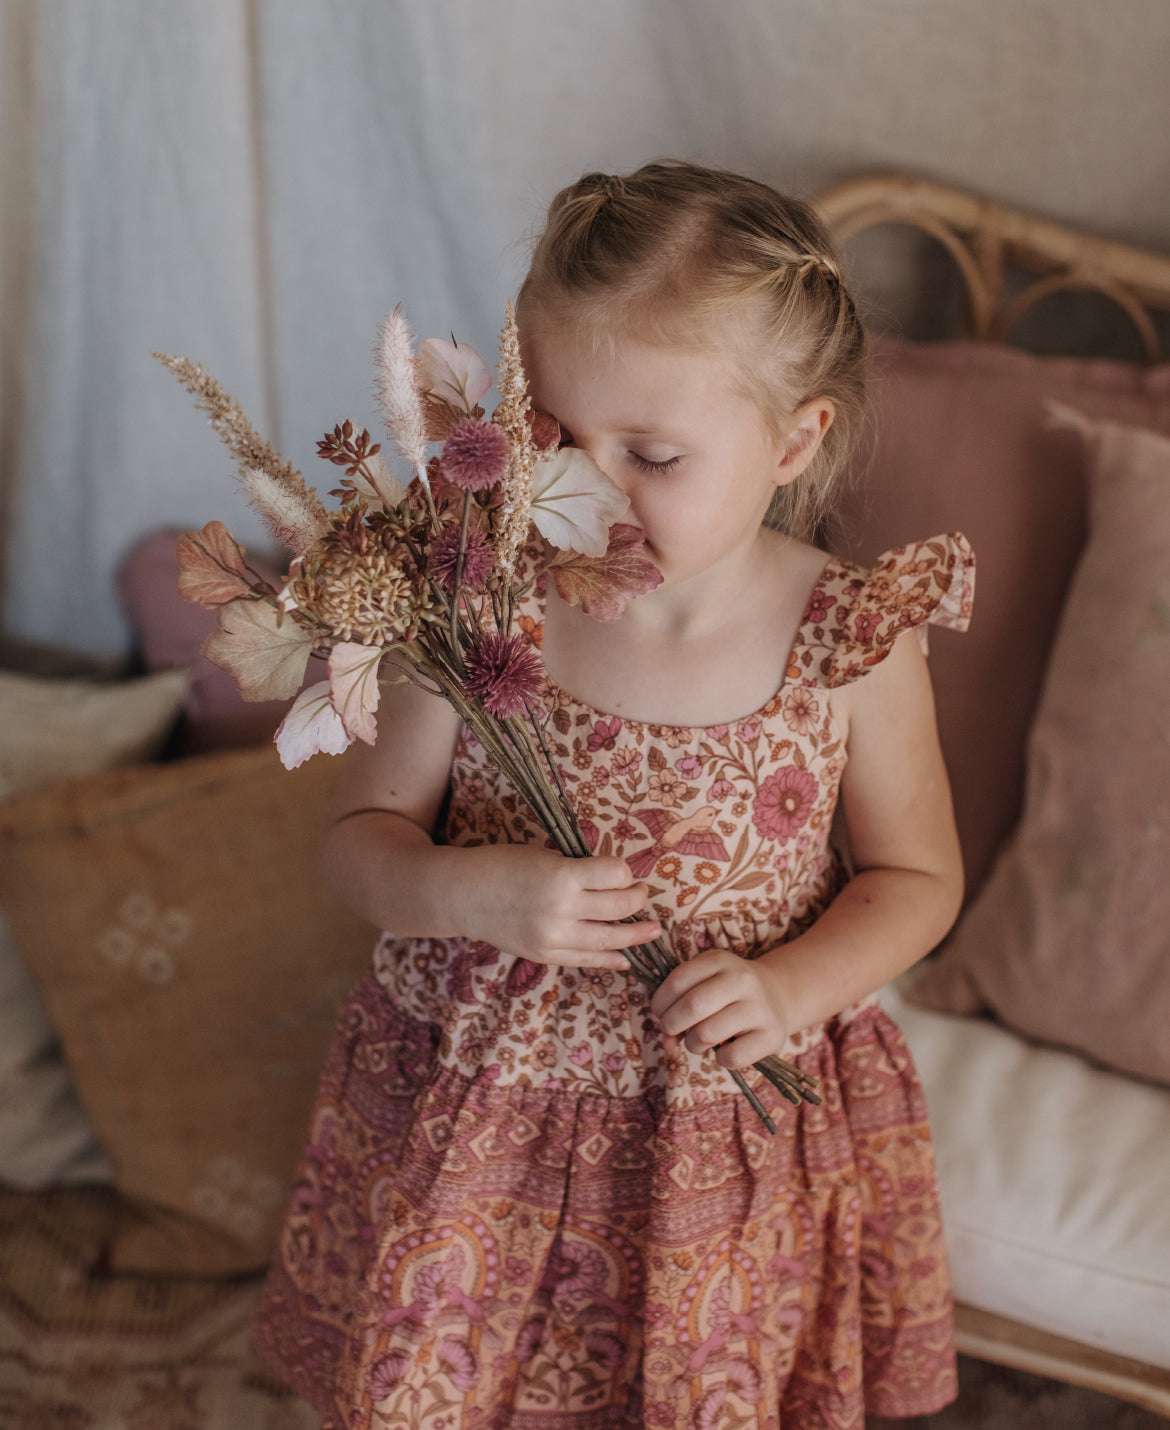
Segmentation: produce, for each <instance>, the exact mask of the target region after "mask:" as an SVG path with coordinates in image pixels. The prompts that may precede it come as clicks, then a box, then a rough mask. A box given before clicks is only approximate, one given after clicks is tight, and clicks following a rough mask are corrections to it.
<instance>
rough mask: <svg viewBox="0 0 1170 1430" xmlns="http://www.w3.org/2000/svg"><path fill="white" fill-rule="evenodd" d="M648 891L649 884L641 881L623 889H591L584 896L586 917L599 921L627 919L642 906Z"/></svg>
mask: <svg viewBox="0 0 1170 1430" xmlns="http://www.w3.org/2000/svg"><path fill="white" fill-rule="evenodd" d="M649 892H650V890H649V886H648V885H646V884H641V883H639V884H630V885H629V886H628V888H625V889H602V890H592V891H590V892H589V893H588V894H587V896H586V898H585V907H586V908H587V910H588V914H587V917H588V918H591V919H597V920H599V921H609V920H612V919H628V918H629V917H630V915H631V914H636V913H638V911H639V910H640V909H641V908H642V906H643V905H644V904H645V902H646V895H647V894H648V893H649Z"/></svg>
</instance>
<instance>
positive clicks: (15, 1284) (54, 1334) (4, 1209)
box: [0, 1188, 1170, 1430]
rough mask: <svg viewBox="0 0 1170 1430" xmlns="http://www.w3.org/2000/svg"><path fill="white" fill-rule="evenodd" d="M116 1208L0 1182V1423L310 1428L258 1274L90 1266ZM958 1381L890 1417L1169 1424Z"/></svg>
mask: <svg viewBox="0 0 1170 1430" xmlns="http://www.w3.org/2000/svg"><path fill="white" fill-rule="evenodd" d="M116 1215H117V1205H116V1202H115V1200H114V1197H113V1194H112V1193H111V1192H109V1191H108V1190H106V1189H104V1188H73V1189H70V1190H67V1191H61V1192H56V1193H52V1194H40V1195H38V1196H27V1195H21V1194H19V1193H14V1192H5V1191H3V1190H0V1430H318V1426H319V1419H318V1417H317V1415H316V1414H315V1413H314V1412H313V1411H312V1410H311V1409H310V1408H309V1407H308V1406H307V1405H306V1404H305V1403H304V1402H303V1401H302V1400H298V1399H297V1398H296V1397H295V1396H293V1395H291V1394H289V1392H288V1391H287V1390H285V1388H284V1387H283V1386H282V1385H281V1384H280V1383H279V1382H277V1381H276V1380H275V1379H274V1378H273V1377H272V1375H271V1374H270V1373H269V1372H268V1371H267V1370H266V1369H265V1367H264V1366H263V1364H262V1363H261V1362H260V1361H259V1360H258V1359H257V1358H256V1355H255V1353H254V1352H253V1351H252V1349H251V1347H250V1345H249V1342H248V1331H249V1325H250V1322H251V1318H252V1313H253V1310H254V1308H255V1305H256V1301H257V1299H258V1298H259V1295H260V1283H259V1281H258V1280H257V1279H255V1278H249V1279H247V1280H241V1281H200V1280H181V1279H176V1278H167V1279H162V1278H154V1277H145V1276H135V1277H130V1276H117V1277H114V1276H107V1275H102V1274H101V1271H100V1254H99V1249H100V1247H101V1245H102V1243H103V1240H104V1236H105V1232H106V1230H107V1229H108V1228H109V1226H110V1225H111V1223H112V1220H113V1218H114V1217H115V1216H116ZM95 1259H96V1260H98V1261H99V1265H98V1268H97V1269H96V1270H95ZM959 1385H960V1396H959V1400H958V1402H957V1403H956V1404H955V1405H953V1406H951V1407H950V1408H948V1409H947V1410H944V1411H943V1412H942V1413H941V1414H940V1415H934V1416H931V1417H929V1418H924V1419H920V1420H914V1421H906V1422H904V1423H903V1425H902V1430H1166V1427H1167V1426H1168V1425H1170V1421H1167V1420H1164V1419H1162V1418H1161V1417H1160V1416H1157V1415H1152V1414H1150V1413H1149V1412H1148V1411H1145V1410H1139V1409H1138V1408H1137V1407H1136V1406H1131V1405H1125V1404H1123V1403H1122V1402H1120V1401H1117V1400H1113V1399H1110V1398H1109V1397H1108V1396H1104V1395H1097V1394H1095V1393H1093V1392H1092V1391H1085V1390H1077V1389H1075V1388H1073V1387H1072V1386H1067V1385H1061V1384H1059V1383H1057V1382H1055V1381H1051V1380H1044V1379H1042V1378H1041V1377H1039V1376H1034V1375H1025V1374H1023V1373H1022V1372H1018V1371H1009V1370H1002V1369H1000V1368H998V1367H996V1366H988V1365H983V1364H981V1363H980V1362H978V1361H972V1360H966V1359H963V1358H960V1361H959ZM883 1424H892V1422H883ZM785 1430H801V1427H799V1426H793V1427H787V1426H786V1427H785Z"/></svg>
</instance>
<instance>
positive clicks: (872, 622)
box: [853, 611, 882, 645]
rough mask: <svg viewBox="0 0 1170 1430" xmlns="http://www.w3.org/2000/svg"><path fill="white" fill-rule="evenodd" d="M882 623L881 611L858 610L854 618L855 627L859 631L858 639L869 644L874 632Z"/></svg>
mask: <svg viewBox="0 0 1170 1430" xmlns="http://www.w3.org/2000/svg"><path fill="white" fill-rule="evenodd" d="M881 623H882V616H881V612H880V611H858V613H857V615H856V616H855V617H854V618H853V629H854V630H855V631H856V632H857V639H858V640H859V641H860V642H861V644H862V645H869V644H870V642H871V641H872V640H873V633H874V631H876V630H877V628H878V626H880V625H881Z"/></svg>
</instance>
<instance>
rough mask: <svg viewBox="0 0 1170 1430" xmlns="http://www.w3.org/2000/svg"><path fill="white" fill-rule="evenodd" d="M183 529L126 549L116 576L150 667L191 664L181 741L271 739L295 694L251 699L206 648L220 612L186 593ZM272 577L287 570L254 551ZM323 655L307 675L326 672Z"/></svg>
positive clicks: (223, 743)
mask: <svg viewBox="0 0 1170 1430" xmlns="http://www.w3.org/2000/svg"><path fill="white" fill-rule="evenodd" d="M180 534H181V533H180V532H179V531H178V530H175V531H159V532H156V533H155V534H154V535H152V536H148V537H147V538H146V539H145V540H144V541H141V542H140V543H139V544H138V545H137V546H135V547H134V548H133V550H132V551H131V552H130V553H129V554H128V555H127V556H126V558H125V560H124V561H123V562H122V565H121V566H120V567H119V570H118V576H117V585H118V596H119V599H120V600H121V603H122V609H123V611H124V612H125V615H126V619H127V621H128V622H129V623H130V628H131V630H132V631H133V632H134V636H135V639H136V641H137V642H138V646H139V649H140V651H141V654H142V659H143V661H144V662H145V664H146V668H147V670H151V671H154V670H169V669H172V668H175V667H183V668H189V669H190V671H191V684H190V687H189V688H188V693H187V698H186V700H185V701H184V703H183V724H182V730H181V744H182V749H183V752H184V753H186V754H196V753H201V752H204V751H210V750H222V749H232V748H235V747H237V746H244V745H254V744H259V743H260V742H262V741H264V740H270V739H271V738H272V736H273V734H274V733H275V731H276V727H277V725H279V724H280V722H281V720H282V719H283V718H284V715H285V712H286V711H287V709H288V707H289V704H291V702H290V701H275V700H265V701H258V702H254V703H251V704H250V703H249V702H247V701H246V700H244V699H243V697H242V696H241V695H240V692H239V690H238V689H237V688H236V682H235V681H234V680H233V679H232V677H231V676H230V675H228V673H227V672H226V671H224V670H220V668H219V666H217V665H212V663H211V661H209V660H207V659H205V658H204V657H203V656H202V655H201V654H200V646H202V644H203V642H204V640H205V639H206V638H207V637H208V636H209V635H210V634H211V632H212V631H213V630H214V629H215V627H216V622H217V621H218V615H217V613H216V612H215V611H208V610H204V609H203V607H202V606H196V605H194V604H192V602H190V601H185V600H184V599H183V598H182V596H180V595H179V590H178V579H179V562H178V557H177V556H176V555H175V542H176V541H177V540H178V538H179V536H180ZM248 560H249V561H250V562H251V564H252V566H253V567H254V568H255V570H256V571H258V572H259V573H260V575H262V576H263V577H264V578H265V580H267V581H270V582H272V584H273V585H278V584H279V582H280V578H281V572H280V570H279V569H278V567H277V564H276V562H275V561H274V560H272V559H266V558H265V557H263V556H256V555H255V554H254V553H253V552H251V551H249V552H248ZM323 679H324V671H323V670H322V669H321V666H320V662H319V661H317V660H315V659H314V660H311V661H310V662H309V673H308V677H307V683H309V684H312V683H313V682H314V681H317V680H323Z"/></svg>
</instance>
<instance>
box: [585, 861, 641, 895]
mask: <svg viewBox="0 0 1170 1430" xmlns="http://www.w3.org/2000/svg"><path fill="white" fill-rule="evenodd" d="M576 868H577V870H578V871H579V873H580V877H581V887H582V888H584V889H625V888H628V887H629V885H631V884H634V883H635V879H634V874H633V871H632V870H631V868H630V866H629V865H628V864H627V863H626V861H625V860H624V859H619V858H618V856H617V855H616V854H595V855H594V856H593V858H592V859H582V860H581V861H580V862H579V863H578V864H577V865H576ZM641 887H642V889H643V890H645V887H646V886H645V885H644V884H643V885H642V886H641ZM642 897H643V898H645V893H643V895H642Z"/></svg>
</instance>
